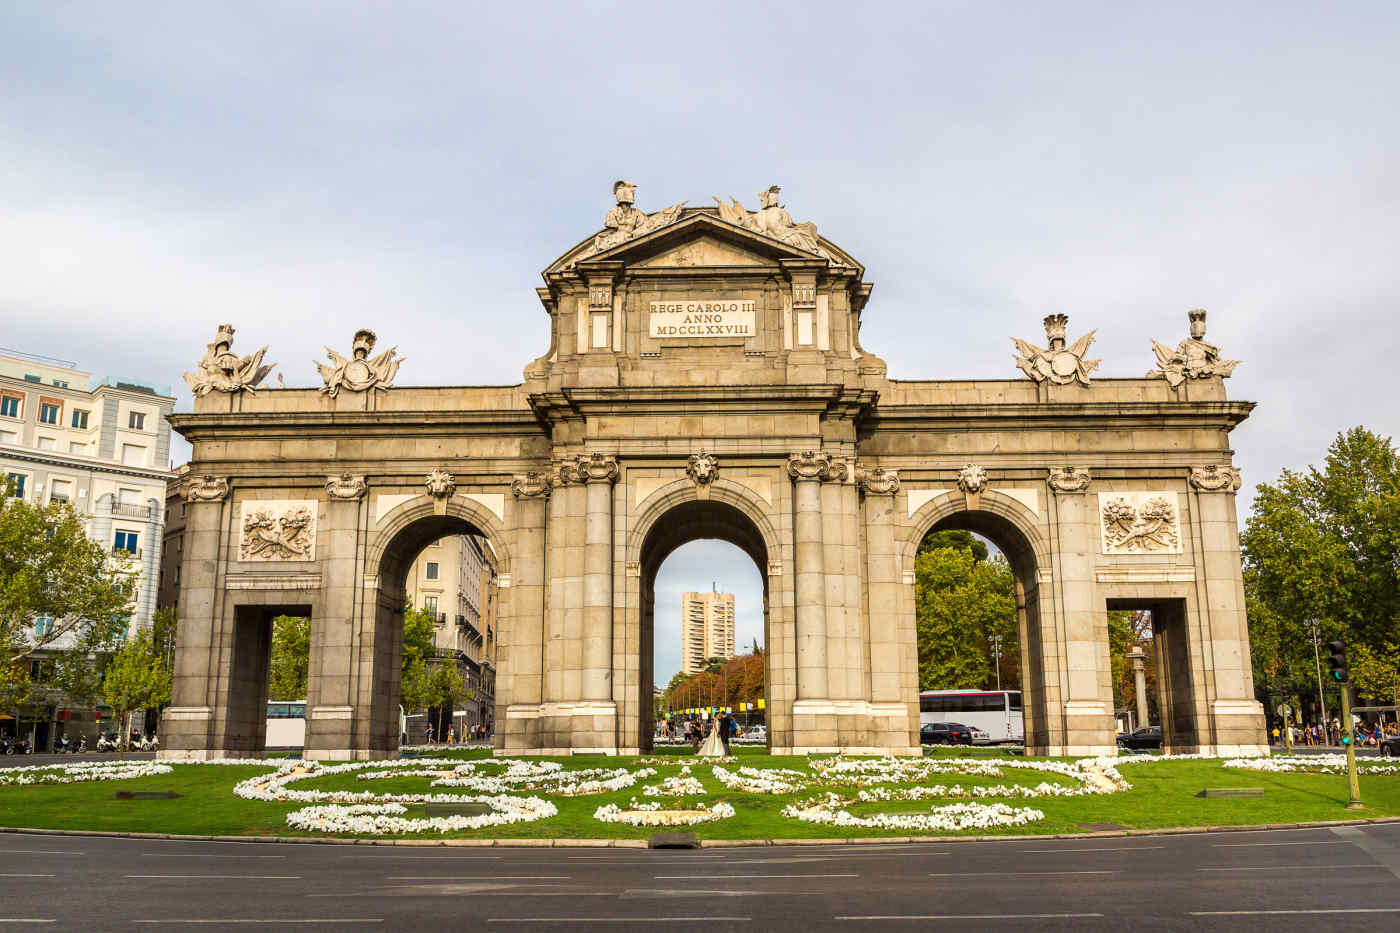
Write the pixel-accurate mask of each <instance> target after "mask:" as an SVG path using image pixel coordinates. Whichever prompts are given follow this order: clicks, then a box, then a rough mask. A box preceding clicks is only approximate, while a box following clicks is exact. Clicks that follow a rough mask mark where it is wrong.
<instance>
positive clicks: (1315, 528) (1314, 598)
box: [1240, 427, 1400, 709]
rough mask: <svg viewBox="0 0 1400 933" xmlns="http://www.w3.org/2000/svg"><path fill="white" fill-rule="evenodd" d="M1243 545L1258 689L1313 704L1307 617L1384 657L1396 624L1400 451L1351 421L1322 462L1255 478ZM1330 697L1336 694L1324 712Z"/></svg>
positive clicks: (1328, 635) (1331, 635) (1329, 635)
mask: <svg viewBox="0 0 1400 933" xmlns="http://www.w3.org/2000/svg"><path fill="white" fill-rule="evenodd" d="M1240 544H1241V548H1242V552H1243V559H1244V582H1245V593H1246V598H1247V611H1248V613H1249V623H1250V638H1251V642H1252V646H1253V652H1252V654H1253V658H1254V672H1255V676H1256V689H1257V690H1258V691H1259V692H1260V693H1261V694H1263V695H1264V696H1265V697H1266V698H1269V699H1272V698H1274V697H1278V698H1281V699H1286V698H1290V697H1299V698H1302V699H1304V700H1306V701H1307V702H1309V703H1311V702H1313V698H1315V697H1316V695H1317V681H1316V662H1315V659H1314V657H1313V645H1312V638H1311V635H1310V633H1309V631H1308V629H1307V627H1306V623H1307V622H1308V621H1309V620H1311V619H1316V620H1318V622H1319V623H1320V626H1321V634H1320V638H1321V640H1322V641H1328V640H1331V639H1341V640H1342V641H1345V642H1346V643H1347V645H1348V647H1349V648H1350V649H1351V650H1352V651H1353V653H1355V652H1356V651H1357V650H1358V649H1364V650H1366V651H1370V652H1372V653H1376V654H1383V653H1384V652H1385V646H1386V645H1387V644H1388V643H1389V642H1391V641H1393V640H1394V638H1395V632H1396V631H1397V630H1400V573H1398V572H1397V569H1396V568H1400V456H1397V453H1396V450H1395V447H1394V445H1393V444H1392V443H1391V440H1390V438H1387V437H1381V436H1379V435H1376V434H1373V433H1372V432H1370V431H1368V430H1366V429H1365V428H1362V427H1356V428H1352V429H1351V430H1349V431H1347V432H1345V433H1343V434H1339V435H1338V436H1337V438H1336V439H1335V440H1334V441H1333V442H1332V444H1331V446H1330V447H1329V448H1328V450H1327V456H1326V458H1325V460H1324V462H1323V465H1322V467H1321V468H1320V469H1319V468H1318V467H1315V466H1310V467H1308V468H1307V469H1306V470H1301V471H1297V472H1295V471H1292V470H1285V471H1284V472H1283V475H1282V476H1280V477H1279V479H1278V480H1277V481H1276V482H1274V483H1261V484H1260V485H1259V486H1258V487H1257V496H1256V498H1255V500H1254V509H1253V511H1252V513H1251V514H1250V516H1249V519H1248V521H1247V522H1246V523H1245V530H1244V533H1243V534H1242V535H1241V536H1240ZM1335 702H1336V696H1335V693H1333V695H1332V696H1330V697H1329V698H1328V705H1329V709H1335V706H1333V705H1332V704H1334V703H1335ZM1269 705H1270V708H1272V704H1269Z"/></svg>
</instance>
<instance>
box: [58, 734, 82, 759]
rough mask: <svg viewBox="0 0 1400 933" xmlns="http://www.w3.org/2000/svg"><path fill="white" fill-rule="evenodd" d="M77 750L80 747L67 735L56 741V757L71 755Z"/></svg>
mask: <svg viewBox="0 0 1400 933" xmlns="http://www.w3.org/2000/svg"><path fill="white" fill-rule="evenodd" d="M77 750H78V747H77V746H76V745H74V744H73V742H72V740H71V739H69V738H68V736H66V735H60V736H59V737H58V738H56V739H54V742H53V752H54V754H55V755H71V754H73V753H74V752H76V751H77Z"/></svg>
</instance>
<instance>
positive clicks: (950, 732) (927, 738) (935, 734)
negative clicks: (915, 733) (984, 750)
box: [919, 722, 972, 745]
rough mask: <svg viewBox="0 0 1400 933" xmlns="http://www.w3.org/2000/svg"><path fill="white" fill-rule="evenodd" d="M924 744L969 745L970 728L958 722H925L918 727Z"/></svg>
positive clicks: (970, 739) (970, 742) (970, 737)
mask: <svg viewBox="0 0 1400 933" xmlns="http://www.w3.org/2000/svg"><path fill="white" fill-rule="evenodd" d="M919 741H920V742H922V743H923V744H924V745H971V744H972V730H971V729H969V728H968V727H967V726H964V725H963V724H962V723H960V722H926V723H924V724H923V725H922V726H920V727H919Z"/></svg>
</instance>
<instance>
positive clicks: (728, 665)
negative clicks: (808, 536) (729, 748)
mask: <svg viewBox="0 0 1400 933" xmlns="http://www.w3.org/2000/svg"><path fill="white" fill-rule="evenodd" d="M699 541H705V542H714V541H717V542H726V543H727V544H729V545H732V546H733V547H734V548H737V549H738V553H742V554H744V555H747V557H748V558H749V559H750V560H752V562H753V565H754V570H755V572H756V574H755V575H754V576H749V579H748V580H746V581H744V582H745V583H746V584H747V585H744V586H738V585H736V586H735V587H734V588H733V590H732V592H733V594H734V603H733V608H732V614H730V615H728V617H727V618H726V612H727V609H726V604H727V603H728V601H727V600H725V599H714V598H712V599H703V598H702V599H698V600H692V601H690V606H689V607H688V609H687V607H686V606H685V604H684V601H683V600H682V599H678V598H677V597H679V596H683V595H684V594H685V593H686V592H692V593H694V594H695V595H696V596H700V597H704V595H705V592H706V591H713V590H714V589H716V587H715V586H714V585H713V584H714V583H717V582H718V581H716V580H715V579H714V576H715V574H714V573H713V567H712V566H711V565H709V564H708V563H705V562H701V563H697V564H695V565H693V566H692V565H687V564H685V563H680V564H678V563H677V561H682V562H684V561H685V560H686V557H687V555H697V554H703V553H704V552H705V550H708V549H697V548H693V547H686V545H690V544H692V542H699ZM710 553H714V552H713V550H710ZM673 555H674V559H672V560H668V558H672V557H673ZM663 565H665V573H664V575H663V572H662V569H663ZM767 567H768V549H767V547H766V545H765V544H764V540H763V534H762V532H761V531H760V530H759V529H758V527H757V526H756V525H755V524H754V523H753V521H752V520H750V519H749V518H748V517H747V516H746V515H745V514H744V513H743V512H742V511H740V510H739V509H738V508H736V507H734V506H732V505H729V504H727V503H724V502H716V501H711V500H702V501H692V502H684V503H681V504H679V505H676V506H674V507H672V508H671V509H670V510H669V511H667V512H666V513H665V514H663V515H662V516H661V517H660V518H658V519H657V520H656V522H655V524H653V525H652V527H651V529H650V530H649V531H648V533H647V535H646V537H645V538H644V540H643V543H642V548H641V554H640V560H639V569H640V572H641V590H640V597H641V599H640V606H641V632H640V635H641V640H640V641H641V643H640V646H639V647H640V655H641V657H640V658H639V661H640V664H641V668H642V670H641V677H640V678H639V689H640V694H639V696H638V697H637V709H638V711H639V712H640V716H641V722H640V724H639V729H638V738H639V740H640V744H641V747H642V748H643V749H644V750H646V751H650V750H651V749H652V748H653V745H654V743H655V742H656V741H657V738H658V734H659V733H660V734H661V735H663V736H667V737H670V736H674V735H676V734H677V733H678V732H681V734H682V735H683V728H684V723H685V722H686V721H688V720H690V719H692V718H693V719H695V720H696V721H697V722H698V723H699V724H701V725H702V726H703V727H704V728H708V725H709V721H710V719H712V718H713V716H714V709H716V708H718V709H724V708H728V709H730V710H731V711H732V712H731V714H732V715H733V717H734V719H735V720H736V721H737V722H738V723H739V724H740V725H741V726H746V727H747V728H748V729H749V730H750V731H751V733H752V734H759V735H763V736H764V738H765V741H766V731H767V730H766V709H764V708H762V707H765V706H766V703H765V702H763V701H764V700H765V698H766V697H767V696H768V695H769V694H768V686H769V665H768V663H767V650H766V647H765V646H766V645H767V644H768V618H769V613H768V602H769V597H768V575H767V573H766V572H765V570H766V568H767ZM658 579H660V580H661V582H662V584H663V586H662V588H661V589H660V590H658V585H657V584H658ZM659 592H660V593H661V594H662V597H663V598H662V600H661V601H660V602H658V593H659ZM744 597H747V602H748V603H749V605H742V604H740V603H739V600H740V599H741V598H744ZM755 601H757V602H758V604H759V605H758V606H754V605H752V603H753V602H755ZM706 604H708V605H706ZM683 609H687V611H689V612H691V613H692V614H693V615H695V616H696V618H695V619H692V620H690V623H693V624H690V623H684V624H683V621H682V618H681V613H682V610H683ZM658 611H659V612H660V613H661V614H662V615H661V620H660V622H658ZM755 617H756V620H755ZM741 618H742V619H744V620H745V624H742V625H741V624H740V622H739V620H740V619H741ZM707 620H708V622H709V624H710V626H711V631H712V632H713V631H714V630H715V629H718V630H719V631H721V632H724V631H728V630H732V632H733V634H732V635H731V636H729V637H728V639H725V638H723V637H720V638H719V639H718V640H716V639H714V638H706V636H705V634H704V628H705V624H706V622H707ZM730 626H732V629H731V628H730ZM683 628H685V629H686V632H685V634H686V635H687V636H688V637H689V639H690V641H693V642H694V644H691V643H689V642H686V643H683V642H682V629H683ZM658 633H660V634H659V637H661V638H663V639H668V640H669V639H674V650H670V651H668V650H666V648H665V647H664V646H661V647H659V646H658V644H657V638H658ZM755 648H757V649H759V650H758V651H757V652H756V653H757V655H758V658H757V660H755V659H753V658H748V657H746V656H747V655H750V654H753V653H755V652H754V649H755ZM716 650H718V654H716V653H714V652H715V651H716ZM725 655H731V656H732V657H725ZM658 657H660V658H661V659H662V662H663V663H666V661H667V659H674V660H675V662H676V666H677V670H675V671H672V670H658V669H657V664H656V662H657V658H658ZM756 665H761V666H762V675H761V685H762V686H761V688H759V687H758V685H757V684H755V683H754V677H753V671H752V668H753V667H755V666H756ZM697 668H698V672H697ZM677 673H680V674H682V675H684V674H686V673H692V674H693V676H691V677H690V679H689V681H688V682H687V684H685V685H679V684H678V682H677V680H676V675H677ZM701 681H704V682H703V683H701ZM668 688H675V689H677V690H679V691H680V692H679V693H677V695H676V697H675V702H671V700H670V691H669V690H668ZM658 691H659V694H658ZM761 704H762V705H761ZM748 706H751V707H752V708H745V707H748ZM693 710H699V712H689V711H693ZM760 725H763V726H764V727H765V728H764V729H763V730H762V732H759V730H758V729H757V728H756V727H758V726H760ZM658 727H660V729H658Z"/></svg>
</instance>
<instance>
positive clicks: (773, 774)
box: [711, 765, 807, 794]
mask: <svg viewBox="0 0 1400 933" xmlns="http://www.w3.org/2000/svg"><path fill="white" fill-rule="evenodd" d="M711 771H713V773H714V776H715V779H716V780H718V781H719V782H720V783H721V784H723V785H724V786H725V787H727V788H729V789H730V790H737V791H743V792H745V793H749V794H795V793H797V792H798V791H799V790H802V789H803V788H804V787H806V786H807V783H806V781H805V780H804V779H805V778H806V777H807V775H805V774H803V773H802V772H800V771H793V770H792V769H790V768H739V769H737V770H735V771H730V770H729V769H728V768H724V767H721V766H719V765H715V766H714V767H713V768H712V769H711Z"/></svg>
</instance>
